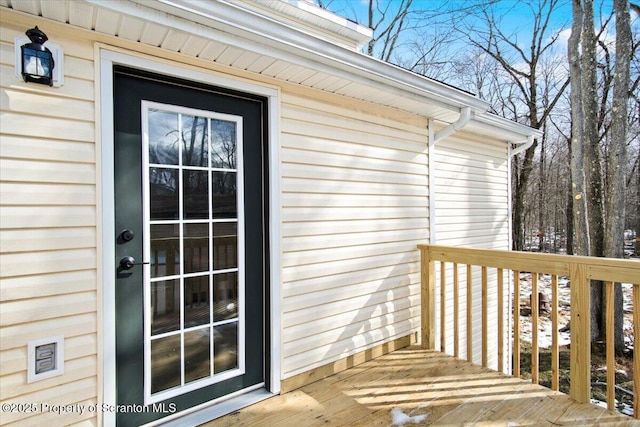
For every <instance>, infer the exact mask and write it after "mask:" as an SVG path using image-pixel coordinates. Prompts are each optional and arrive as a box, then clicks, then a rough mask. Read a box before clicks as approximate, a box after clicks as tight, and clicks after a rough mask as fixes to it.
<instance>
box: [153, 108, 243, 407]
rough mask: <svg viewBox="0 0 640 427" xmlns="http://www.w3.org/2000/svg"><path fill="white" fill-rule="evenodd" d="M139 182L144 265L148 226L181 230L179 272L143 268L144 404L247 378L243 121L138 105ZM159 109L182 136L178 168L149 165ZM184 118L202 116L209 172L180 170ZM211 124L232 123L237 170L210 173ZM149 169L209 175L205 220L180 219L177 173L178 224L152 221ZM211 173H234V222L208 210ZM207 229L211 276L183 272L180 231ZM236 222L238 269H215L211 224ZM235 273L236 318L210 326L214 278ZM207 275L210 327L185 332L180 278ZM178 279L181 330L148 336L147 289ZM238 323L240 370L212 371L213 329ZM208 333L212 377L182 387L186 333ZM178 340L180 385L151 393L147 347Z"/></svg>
mask: <svg viewBox="0 0 640 427" xmlns="http://www.w3.org/2000/svg"><path fill="white" fill-rule="evenodd" d="M141 108H142V117H141V120H142V170H143V173H142V181H143V188H142V193H143V207H142V208H143V219H144V221H143V222H144V224H143V228H144V239H143V240H144V242H143V258H144V260H145V261H148V260H147V258H148V257H149V256H150V254H151V239H150V231H151V225H152V224H153V225H162V224H170V225H174V224H177V225H179V226H180V227H179V248H180V257H181V262H180V272H179V274H175V275H171V276H163V277H154V278H151V266H150V264H149V263H145V264H144V265H143V276H144V297H143V299H144V304H145V306H144V403H145V405H150V404H153V403H157V402H160V401H163V400H166V399H169V398H172V397H175V396H178V395H181V394H185V393H188V392H191V391H194V390H197V389H199V388H203V387H206V386H209V385H211V384H215V383H218V382H222V381H225V380H228V379H230V378H234V377H237V376H240V375H243V374H244V373H245V345H244V341H245V322H244V319H245V294H244V288H245V286H244V282H245V277H244V276H245V275H244V271H245V259H244V254H245V247H244V242H245V239H244V174H243V164H244V163H243V157H242V153H243V134H242V123H243V118H242V117H241V116H235V115H230V114H223V113H215V112H212V111H207V110H197V109H192V108H187V107H181V106H176V105H170V104H162V103H157V102H151V101H142V103H141ZM150 110H157V111H163V112H169V113H175V114H178V115H179V120H178V133H179V135H180V139H179V143H178V165H165V164H157V163H150V162H149V111H150ZM182 115H189V116H194V117H204V118H206V119H208V120H207V127H208V129H207V138H208V141H207V150H208V157H207V159H208V160H207V162H208V167H198V166H186V167H185V166H183V165H182V163H183V158H182V138H181V135H182V129H181V127H182V118H181V116H182ZM211 120H221V121H227V122H233V123H235V128H236V141H235V142H236V167H235V168H228V169H225V168H218V167H216V168H212V167H211V138H212V134H211ZM152 167H162V168H166V169H175V170H177V171H179V172H181V171H183V170H202V171H207V176H208V209H209V218H208V219H186V220H185V219H183V218H184V211H183V208H184V199H183V174H182V173H178V174H177V175H178V183H177V185H178V219H177V220H157V221H156V220H154V221H151V219H150V191H149V190H150V187H149V185H150V181H149V169H150V168H152ZM212 172H235V173H236V207H237V217H236V218H217V219H214V218H213V206H212V203H213V201H212V197H211V196H212V194H213V193H212V179H211V177H212ZM205 222H206V223H208V225H209V236H210V237H211V238H210V239H209V248H208V249H209V260H208V261H209V271H207V272H195V273H184V261H183V259H184V258H183V257H182V254H183V248H184V232H183V227H182V225H183V224H204V223H205ZM232 222H233V223H237V248H238V249H237V251H238V253H237V264H238V266H237V267H236V268H229V269H221V270H213V267H214V265H213V255H214V253H213V224H215V223H232ZM232 272H235V273H237V274H238V302H237V305H238V307H237V309H238V313H237V317H236V318H233V319H225V320H221V321H219V322H213V278H214V276H215V275H218V274H224V273H232ZM205 275H206V276H208V279H209V324H208V325H206V324H205V325H197V326H194V327H189V328H185V327H184V279H185V278H189V277H195V276H205ZM169 280H178V281H179V306H180V320H179V322H180V323H179V328H178V329H177V330H174V331H169V332H165V333H162V334H156V335H151V323H152V317H153V313H152V312H151V310H150V309H151V284H152V283H154V282H160V281H169ZM236 322H237V349H238V354H237V362H238V366H237V368H235V369H230V370H227V371H223V372H221V373H215V372H214V328H215V327H216V326H220V325H224V324H230V323H236ZM206 328H208V329H209V337H210V338H209V360H210V364H209V368H210V376H209V377H208V378H202V379H197V380H194V381H190V382H189V383H185V375H184V366H185V363H184V356H185V351H184V334H185V333H186V332H189V331H191V330H198V329H206ZM178 334H179V335H180V385H179V386H175V387H172V388H169V389H167V390H162V391H159V392H156V393H153V394H152V393H151V342H152V341H153V340H157V339H160V338H163V337H168V336H173V335H178Z"/></svg>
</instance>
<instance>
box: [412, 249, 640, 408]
mask: <svg viewBox="0 0 640 427" xmlns="http://www.w3.org/2000/svg"><path fill="white" fill-rule="evenodd" d="M418 248H419V249H420V251H421V268H422V345H423V347H424V348H427V349H436V331H437V330H438V328H439V334H440V350H441V351H443V352H446V351H447V350H449V351H450V349H447V348H446V347H447V346H446V343H447V331H450V330H453V335H454V336H453V344H454V345H453V347H454V348H453V355H454V356H456V357H461V356H460V355H459V354H458V353H459V348H458V344H459V342H460V337H459V335H458V334H459V329H460V312H459V307H460V301H459V298H460V295H459V288H460V283H459V270H460V268H461V267H463V266H464V267H463V271H465V270H466V304H464V307H465V310H466V314H465V313H463V314H464V316H465V319H466V320H465V321H466V347H467V352H466V360H468V361H471V362H472V361H473V354H474V351H475V350H476V349H474V347H473V336H472V334H473V324H474V322H477V320H476V319H474V317H473V316H474V310H473V297H472V295H473V291H474V290H475V289H477V287H478V286H479V287H480V289H481V294H482V303H481V304H482V307H481V310H480V312H481V324H482V337H481V343H482V344H481V347H482V348H481V350H480V351H481V352H482V357H481V360H482V365H483V366H487V361H488V357H489V352H488V348H489V345H488V344H489V343H488V339H489V338H488V337H489V330H488V323H489V317H488V316H489V309H488V306H489V303H490V298H489V294H490V293H491V295H495V297H496V298H497V301H496V302H497V308H496V311H497V312H496V313H495V315H496V316H497V319H496V320H495V322H496V323H497V329H498V330H497V341H498V342H497V345H493V346H492V347H493V348H497V370H498V371H504V365H503V363H504V354H505V348H506V347H505V342H504V339H505V338H504V337H505V336H507V334H506V333H505V325H508V323H507V322H506V314H505V303H506V302H508V301H506V300H505V292H504V289H505V286H504V283H505V280H509V277H510V276H509V275H508V273H509V272H512V273H513V277H515V278H517V280H514V287H513V292H514V293H513V306H512V307H513V310H512V311H513V325H514V328H513V339H514V342H513V372H512V373H513V375H514V376H520V330H519V327H520V319H519V316H520V310H519V307H520V280H519V277H520V272H531V273H532V290H531V294H532V298H531V322H532V350H531V365H532V366H531V374H532V378H531V379H532V381H533V382H535V383H537V382H538V362H539V361H538V321H539V319H538V298H537V296H538V288H537V286H538V274H548V275H551V288H552V295H551V300H552V301H551V303H552V329H553V333H552V338H553V340H552V346H551V353H552V364H551V365H552V369H551V371H552V388H553V389H555V390H558V387H559V386H558V384H559V361H558V360H559V356H558V355H559V348H558V329H559V328H558V326H559V325H558V317H557V312H558V303H557V301H558V277H559V276H564V277H567V278H568V279H569V280H570V297H571V347H570V349H571V350H570V396H571V397H572V398H573V399H575V400H577V401H578V402H583V403H586V402H589V401H590V398H591V324H590V322H591V315H590V286H591V281H592V280H597V281H602V282H604V283H605V286H606V292H607V296H608V298H607V300H608V301H607V302H608V303H607V306H606V319H607V321H606V331H607V336H613V292H614V283H629V284H633V297H632V299H633V335H634V359H633V389H634V399H633V406H634V416H635V418H640V346H635V337H638V336H639V335H638V332H639V330H640V262H638V261H632V260H622V259H610V258H594V257H578V256H568V255H552V254H541V253H531V252H515V251H498V250H484V249H468V248H459V247H446V246H436V245H419V246H418ZM437 266H438V267H439V268H436V267H437ZM474 267H475V270H477V269H478V268H480V275H479V277H480V280H479V282H480V283H475V282H474V279H473V277H474V274H473V271H474ZM451 269H452V270H453V271H452V272H451V273H452V274H447V271H450V270H451ZM492 269H495V273H496V276H497V277H496V279H495V280H491V283H489V282H490V281H489V279H488V277H489V271H490V270H492ZM437 272H438V273H439V274H436V273H437ZM505 274H507V275H506V276H505ZM438 276H439V277H438ZM492 277H493V275H492ZM448 279H450V280H448ZM436 284H439V286H438V288H439V294H440V298H439V299H440V307H439V312H440V316H439V318H438V319H436V298H435V297H436ZM490 286H491V287H494V286H495V287H496V288H497V289H490ZM447 292H452V293H453V314H452V315H451V310H449V312H447V310H446V295H447ZM476 312H477V310H476ZM493 344H496V343H493ZM614 357H615V355H614V346H613V340H607V345H606V360H607V405H608V407H609V409H611V410H614V391H615V377H614V375H615V358H614Z"/></svg>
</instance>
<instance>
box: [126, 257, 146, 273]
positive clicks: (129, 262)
mask: <svg viewBox="0 0 640 427" xmlns="http://www.w3.org/2000/svg"><path fill="white" fill-rule="evenodd" d="M144 264H150V263H149V262H138V263H136V259H135V258H134V257H132V256H131V255H127V256H123V257H122V258H121V259H120V269H121V270H131V269H132V268H133V266H134V265H144Z"/></svg>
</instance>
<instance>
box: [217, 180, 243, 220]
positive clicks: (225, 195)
mask: <svg viewBox="0 0 640 427" xmlns="http://www.w3.org/2000/svg"><path fill="white" fill-rule="evenodd" d="M211 180H212V186H213V194H212V197H211V199H212V200H211V204H212V206H213V217H214V218H236V217H237V216H238V206H237V189H236V173H235V172H213V173H212V174H211Z"/></svg>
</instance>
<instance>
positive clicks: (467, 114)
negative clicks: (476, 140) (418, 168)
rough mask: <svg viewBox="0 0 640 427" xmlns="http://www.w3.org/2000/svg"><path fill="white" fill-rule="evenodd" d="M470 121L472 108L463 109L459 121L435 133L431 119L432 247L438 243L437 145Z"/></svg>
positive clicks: (430, 186) (430, 233) (430, 239)
mask: <svg viewBox="0 0 640 427" xmlns="http://www.w3.org/2000/svg"><path fill="white" fill-rule="evenodd" d="M470 120H471V107H464V108H462V110H461V111H460V117H458V120H456V121H455V122H453V123H451V124H450V125H449V126H447V127H445V128H444V129H440V130H439V131H438V132H435V131H434V128H435V121H434V120H433V119H429V153H428V155H429V243H431V244H432V245H433V244H435V243H436V202H435V200H436V163H435V161H434V160H435V151H436V149H435V147H436V143H437V142H438V141H441V140H442V139H444V138H446V137H448V136H449V135H452V134H454V133H455V132H458V131H460V130H462V129H463V128H464V127H465V126H466V125H467V123H469V121H470Z"/></svg>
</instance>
